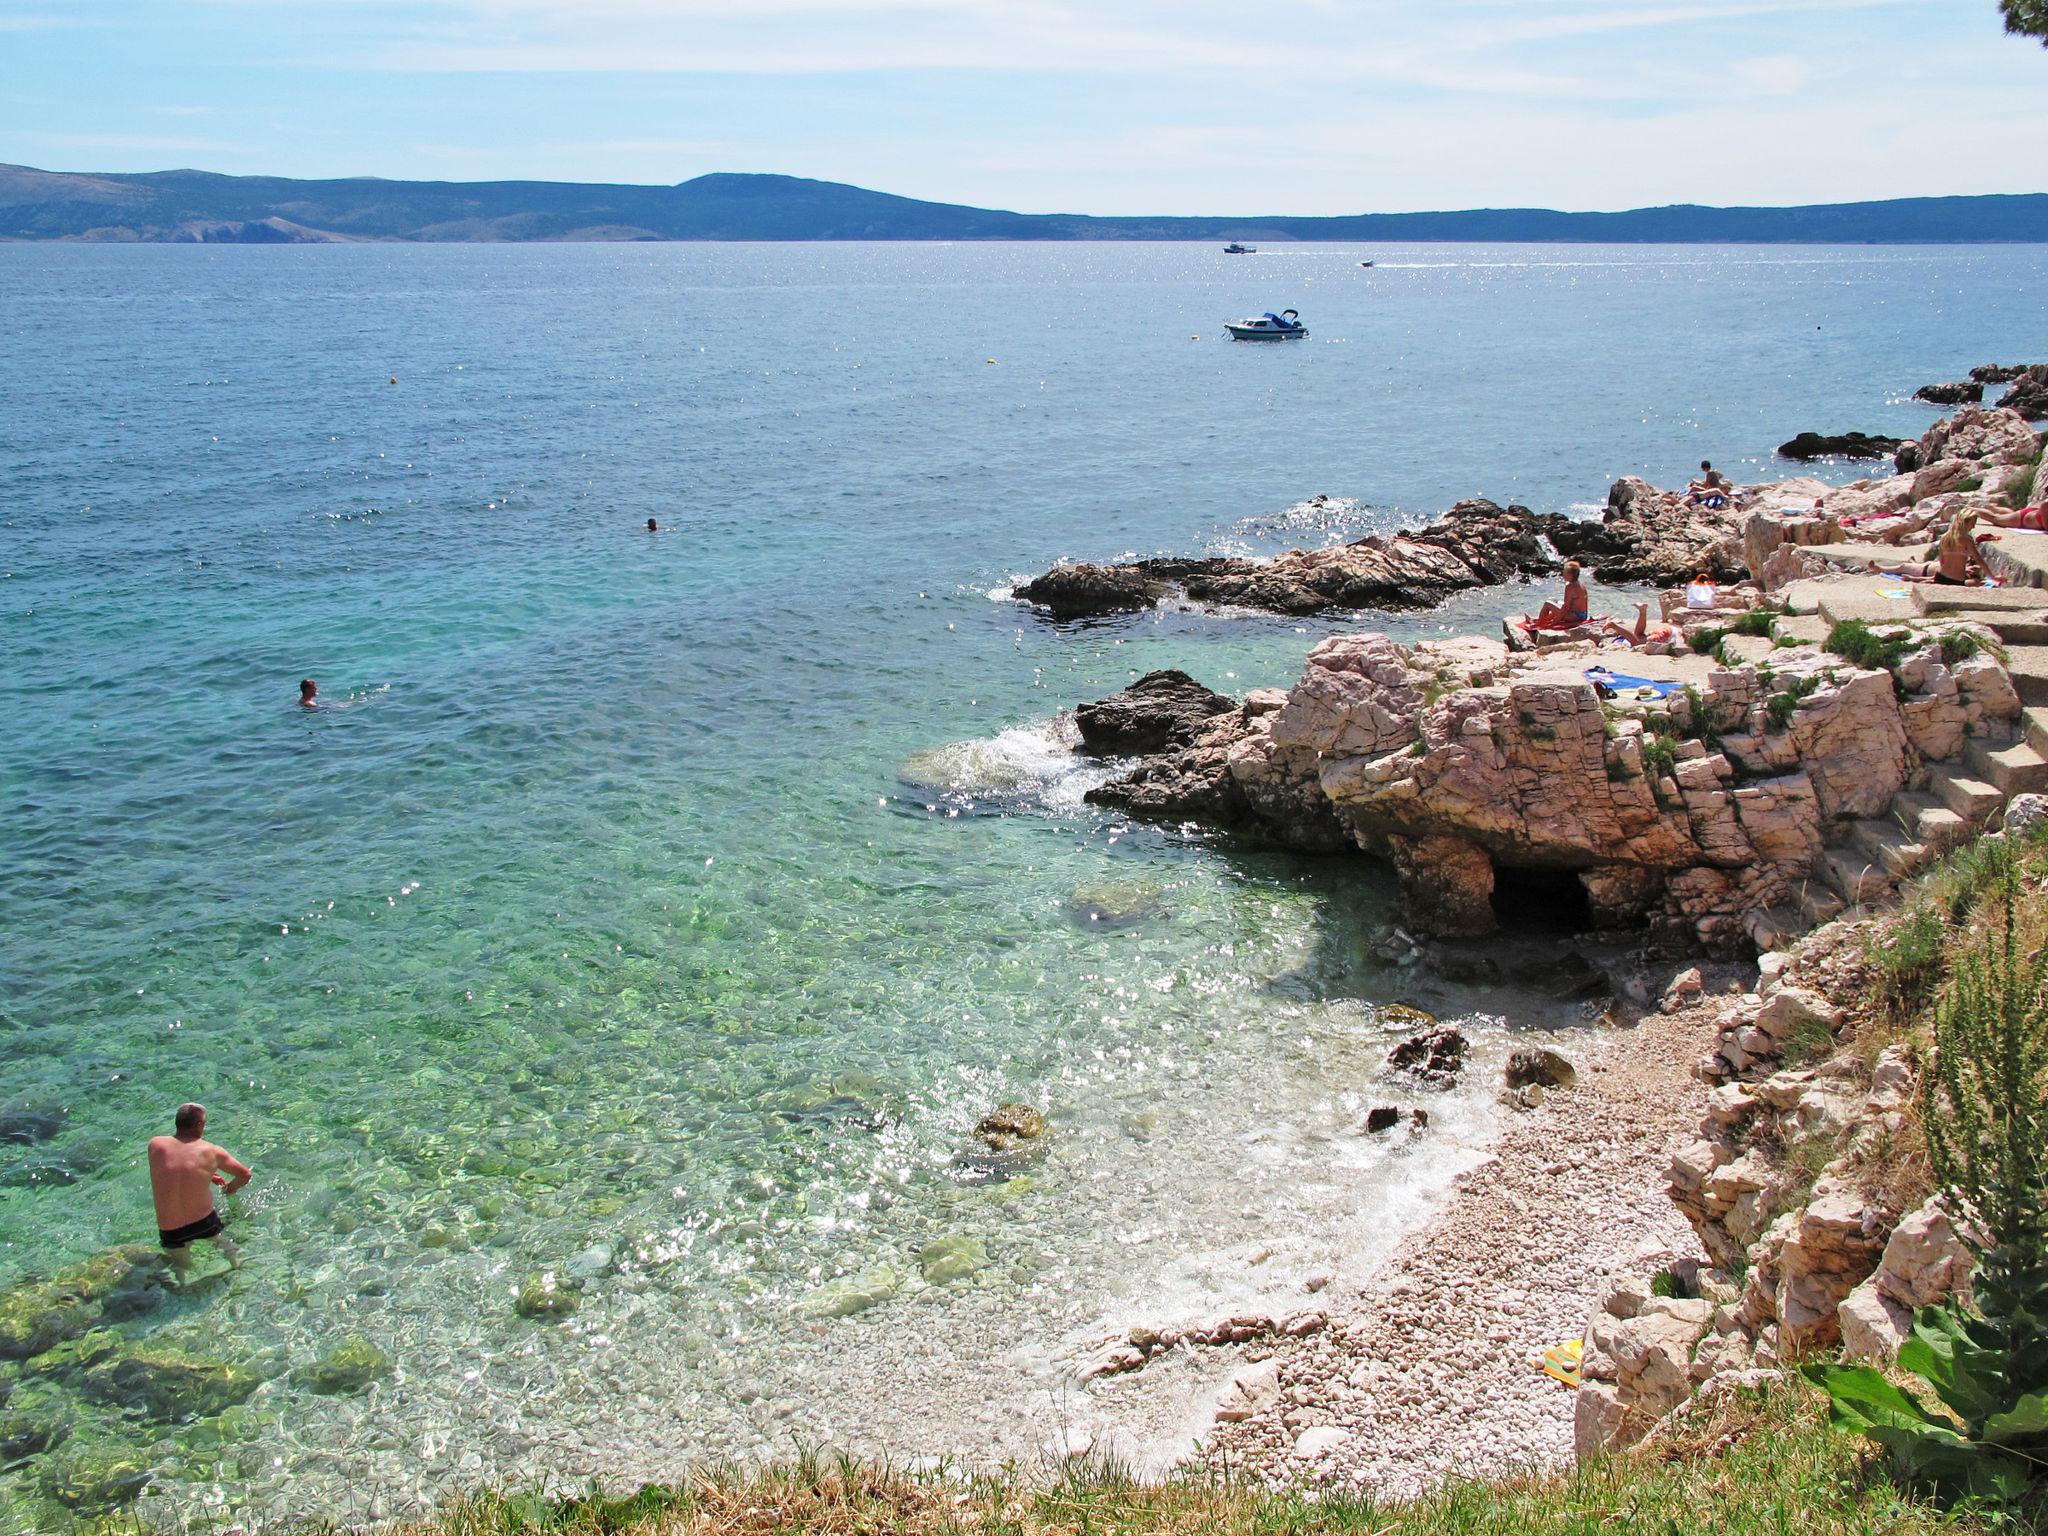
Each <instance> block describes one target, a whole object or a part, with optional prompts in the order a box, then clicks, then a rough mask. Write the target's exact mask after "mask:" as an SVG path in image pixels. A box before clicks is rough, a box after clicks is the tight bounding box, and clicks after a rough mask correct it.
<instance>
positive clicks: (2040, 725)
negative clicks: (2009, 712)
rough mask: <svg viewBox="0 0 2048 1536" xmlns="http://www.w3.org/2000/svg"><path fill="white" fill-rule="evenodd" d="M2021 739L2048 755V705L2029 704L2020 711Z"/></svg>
mask: <svg viewBox="0 0 2048 1536" xmlns="http://www.w3.org/2000/svg"><path fill="white" fill-rule="evenodd" d="M2020 740H2022V741H2024V742H2025V743H2026V744H2027V745H2028V746H2030V747H2032V748H2033V749H2034V750H2035V751H2036V752H2039V753H2041V754H2042V755H2043V756H2048V705H2040V704H2029V705H2028V706H2027V707H2026V708H2024V709H2022V710H2021V711H2020Z"/></svg>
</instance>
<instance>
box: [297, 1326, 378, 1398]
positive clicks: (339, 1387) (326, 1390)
mask: <svg viewBox="0 0 2048 1536" xmlns="http://www.w3.org/2000/svg"><path fill="white" fill-rule="evenodd" d="M299 1374H300V1376H301V1378H302V1379H303V1380H304V1381H305V1383H306V1385H307V1386H309V1387H311V1388H312V1389H313V1390H314V1391H315V1392H318V1393H321V1394H323V1395H327V1396H332V1395H335V1394H337V1393H342V1392H360V1391H361V1390H362V1389H363V1388H364V1387H367V1386H368V1385H369V1384H370V1383H371V1382H373V1381H375V1380H376V1379H377V1378H378V1377H380V1376H389V1375H390V1374H391V1360H390V1357H389V1356H387V1355H386V1354H385V1353H384V1351H383V1350H381V1349H379V1348H378V1347H377V1346H376V1345H374V1344H372V1343H371V1342H370V1341H369V1340H368V1339H363V1338H347V1339H343V1340H342V1341H341V1342H340V1343H339V1344H337V1345H335V1346H334V1348H332V1349H330V1350H329V1351H328V1352H327V1353H326V1354H324V1355H322V1356H321V1357H320V1358H319V1359H318V1360H315V1361H314V1362H313V1363H312V1364H311V1365H309V1366H307V1367H306V1368H305V1369H304V1370H303V1371H301V1372H300V1373H299Z"/></svg>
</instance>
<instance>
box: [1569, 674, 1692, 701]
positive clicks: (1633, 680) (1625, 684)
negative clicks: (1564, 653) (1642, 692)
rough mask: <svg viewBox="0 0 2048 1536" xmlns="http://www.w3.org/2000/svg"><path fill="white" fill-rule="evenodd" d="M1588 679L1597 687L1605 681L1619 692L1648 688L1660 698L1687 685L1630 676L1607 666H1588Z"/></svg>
mask: <svg viewBox="0 0 2048 1536" xmlns="http://www.w3.org/2000/svg"><path fill="white" fill-rule="evenodd" d="M1586 681H1587V682H1589V683H1592V684H1594V685H1595V686H1596V687H1597V686H1598V685H1600V684H1602V683H1604V684H1606V685H1607V686H1608V687H1609V688H1612V689H1614V690H1615V691H1616V692H1617V693H1620V692H1623V691H1625V690H1627V689H1632V688H1647V689H1649V690H1650V691H1651V692H1652V693H1653V694H1655V695H1656V696H1657V697H1658V698H1660V699H1661V698H1663V697H1664V695H1665V694H1667V693H1676V692H1678V690H1679V689H1681V688H1683V687H1684V686H1685V684H1683V683H1660V682H1658V681H1657V680H1656V679H1655V678H1649V677H1630V676H1629V675H1628V674H1627V673H1625V672H1610V671H1608V670H1607V668H1605V667H1588V668H1586Z"/></svg>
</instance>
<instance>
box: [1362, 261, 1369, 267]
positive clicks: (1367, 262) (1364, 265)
mask: <svg viewBox="0 0 2048 1536" xmlns="http://www.w3.org/2000/svg"><path fill="white" fill-rule="evenodd" d="M1359 265H1360V266H1361V267H1369V266H1371V265H1372V263H1371V262H1369V261H1361V262H1360V263H1359Z"/></svg>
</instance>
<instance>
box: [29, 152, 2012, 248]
mask: <svg viewBox="0 0 2048 1536" xmlns="http://www.w3.org/2000/svg"><path fill="white" fill-rule="evenodd" d="M0 239H4V240H102V241H125V240H152V241H198V242H207V243H215V242H219V243H230V244H244V245H249V244H263V245H285V244H297V243H306V242H332V241H354V240H1252V241H1259V240H1264V241H1272V242H1278V241H1287V240H1342V241H1364V242H1371V241H1394V240H1469V241H1489V242H1492V241H1517V240H1533V241H1557V242H1585V243H1599V242H1616V243H1649V242H1655V243H1672V244H1736V243H1743V244H1777V243H1795V242H1796V243H1806V244H1819V245H1859V244H1884V245H1892V244H1970V243H1985V242H2038V241H2048V195H2044V194H2040V193H2029V194H2025V195H2021V196H2011V197H1907V198H1898V199H1895V200H1892V201H1889V202H1881V203H1826V204H1819V205H1815V206H1811V207H1802V208H1702V207H1696V206H1693V205H1691V204H1679V205H1676V206H1673V207H1669V208H1635V209H1631V210H1629V211H1628V212H1626V213H1560V212H1557V211H1555V210H1553V209H1548V208H1474V209H1468V210H1466V211H1464V212H1462V213H1360V214H1350V215H1344V216H1340V217H1335V218H1297V217H1292V216H1287V215H1279V214H1274V215H1256V216H1253V215H1246V216H1238V217H1231V218H1137V217H1132V218H1096V217H1091V216H1088V215H1084V214H1070V213H1006V212H1004V211H1002V210H1000V209H991V208H967V207H963V206H961V205H959V204H956V203H924V202H919V201H917V200H916V199H915V198H909V197H892V196H890V195H889V194H888V193H886V192H869V191H867V190H866V189H864V188H861V187H850V186H846V185H845V184H843V183H840V182H836V181H807V180H804V179H803V178H801V177H797V176H741V175H733V174H728V173H720V174H715V175H710V176H699V177H697V178H696V179H695V180H692V181H686V182H682V183H681V184H679V185H677V186H673V187H641V186H608V185H602V184H585V183H581V182H563V181H473V182H452V181H379V180H375V179H372V178H369V177H360V178H354V179H349V180H343V181H292V180H289V179H287V178H285V177H281V176H216V175H213V174H211V173H210V172H206V171H153V172H150V173H148V174H146V175H135V176H120V175H89V174H82V173H73V172H66V171H38V170H33V169H30V168H29V167H27V166H19V165H0Z"/></svg>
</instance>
